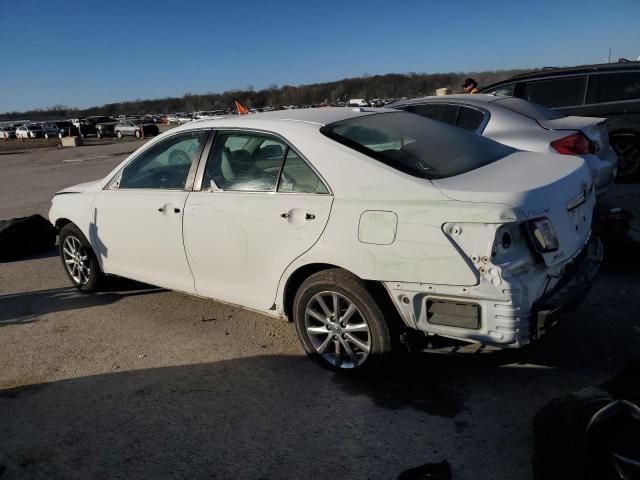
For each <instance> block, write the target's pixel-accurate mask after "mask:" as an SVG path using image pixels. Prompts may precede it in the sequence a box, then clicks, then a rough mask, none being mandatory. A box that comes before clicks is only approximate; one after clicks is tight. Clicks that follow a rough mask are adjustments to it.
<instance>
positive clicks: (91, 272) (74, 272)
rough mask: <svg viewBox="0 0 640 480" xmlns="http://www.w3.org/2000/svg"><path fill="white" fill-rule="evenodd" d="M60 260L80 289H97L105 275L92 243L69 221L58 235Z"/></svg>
mask: <svg viewBox="0 0 640 480" xmlns="http://www.w3.org/2000/svg"><path fill="white" fill-rule="evenodd" d="M58 244H59V245H58V247H59V250H60V260H61V261H62V267H63V268H64V271H65V273H66V274H67V277H69V280H71V283H72V284H73V286H74V287H76V288H77V289H78V290H82V291H83V292H94V291H96V290H97V289H98V288H99V286H100V284H101V283H102V280H103V278H104V275H103V273H102V271H101V270H100V265H99V264H98V259H97V258H96V256H95V254H94V253H93V249H92V248H91V245H90V244H89V242H88V241H87V239H86V237H85V236H84V235H83V234H82V232H81V231H80V229H79V228H78V227H76V226H75V225H74V224H73V223H68V224H66V225H65V226H64V227H62V229H61V230H60V236H59V237H58Z"/></svg>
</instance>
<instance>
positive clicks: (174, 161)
mask: <svg viewBox="0 0 640 480" xmlns="http://www.w3.org/2000/svg"><path fill="white" fill-rule="evenodd" d="M188 163H191V157H190V156H189V154H188V153H187V152H185V151H184V150H174V151H173V152H171V153H170V154H169V165H185V164H188Z"/></svg>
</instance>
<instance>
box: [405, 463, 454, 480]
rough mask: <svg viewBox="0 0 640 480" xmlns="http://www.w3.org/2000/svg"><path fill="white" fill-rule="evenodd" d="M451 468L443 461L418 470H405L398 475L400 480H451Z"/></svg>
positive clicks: (428, 464)
mask: <svg viewBox="0 0 640 480" xmlns="http://www.w3.org/2000/svg"><path fill="white" fill-rule="evenodd" d="M450 479H451V467H450V466H449V462H447V461H446V460H443V461H442V462H439V463H427V464H425V465H421V466H419V467H416V468H411V469H409V470H405V471H404V472H402V473H401V474H400V475H398V480H450Z"/></svg>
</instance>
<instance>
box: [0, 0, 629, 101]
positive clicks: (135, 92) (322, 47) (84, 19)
mask: <svg viewBox="0 0 640 480" xmlns="http://www.w3.org/2000/svg"><path fill="white" fill-rule="evenodd" d="M93 5H98V7H97V8H96V7H93ZM609 47H611V48H612V51H613V54H612V58H614V59H617V58H618V57H621V56H622V57H627V58H633V59H636V58H638V56H640V0H606V1H605V0H594V1H592V0H580V1H574V0H555V1H547V0H538V1H526V2H522V1H519V0H510V1H490V0H488V1H487V0H484V1H475V2H473V1H466V0H458V1H456V2H443V1H427V0H424V1H402V0H398V1H395V2H391V1H386V2H382V1H377V0H368V1H348V0H344V1H342V2H339V1H331V0H323V1H316V2H301V1H279V2H276V1H268V0H263V1H256V2H253V1H239V0H236V1H233V2H216V1H214V0H211V1H197V0H193V1H187V0H182V1H178V0H170V1H165V0H130V1H119V0H109V1H107V2H103V1H102V2H97V3H96V2H77V1H61V2H50V1H49V2H45V1H32V0H20V1H16V0H0V51H1V52H2V54H1V55H2V56H1V57H0V112H5V111H12V110H25V109H28V108H34V107H48V106H52V105H57V104H63V105H69V106H76V107H88V106H93V105H101V104H104V103H108V102H113V101H122V100H131V99H136V98H158V97H166V96H181V95H183V94H184V93H186V92H192V93H204V92H221V91H224V90H229V89H233V88H244V87H246V86H247V85H253V86H254V87H255V88H256V89H260V88H264V87H266V86H267V85H269V84H272V83H276V84H278V85H283V84H291V85H299V84H305V83H313V82H322V81H329V80H335V79H340V78H344V77H350V76H360V75H362V74H364V73H369V74H376V73H389V72H410V71H415V72H430V73H433V72H449V71H473V70H494V69H507V68H522V67H524V68H527V67H539V66H544V65H575V64H581V63H595V62H602V61H606V60H607V56H608V52H609Z"/></svg>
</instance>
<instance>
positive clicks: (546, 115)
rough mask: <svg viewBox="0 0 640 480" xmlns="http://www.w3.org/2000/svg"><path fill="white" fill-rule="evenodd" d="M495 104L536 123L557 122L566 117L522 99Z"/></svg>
mask: <svg viewBox="0 0 640 480" xmlns="http://www.w3.org/2000/svg"><path fill="white" fill-rule="evenodd" d="M495 103H496V104H497V105H500V106H501V107H504V108H506V109H507V110H511V111H512V112H516V113H519V114H520V115H524V116H525V117H529V118H531V119H533V120H536V121H544V120H557V119H558V118H563V117H564V116H565V115H563V114H562V113H559V112H556V111H555V110H551V109H549V108H547V107H543V106H542V105H538V104H537V103H533V102H528V101H527V100H523V99H522V98H515V97H508V98H501V99H500V100H496V101H495Z"/></svg>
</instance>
